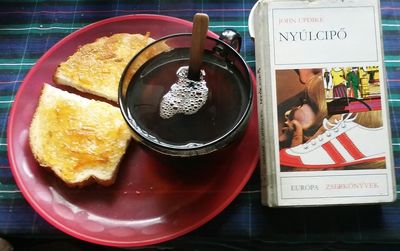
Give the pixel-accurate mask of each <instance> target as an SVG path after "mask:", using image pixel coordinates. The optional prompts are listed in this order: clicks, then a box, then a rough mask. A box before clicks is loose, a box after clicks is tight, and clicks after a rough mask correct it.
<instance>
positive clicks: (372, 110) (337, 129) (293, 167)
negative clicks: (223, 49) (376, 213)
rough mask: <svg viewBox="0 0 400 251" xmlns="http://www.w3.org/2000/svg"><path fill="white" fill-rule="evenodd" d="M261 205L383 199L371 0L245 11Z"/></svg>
mask: <svg viewBox="0 0 400 251" xmlns="http://www.w3.org/2000/svg"><path fill="white" fill-rule="evenodd" d="M253 23H254V33H255V37H254V38H255V46H256V73H257V85H258V87H257V88H258V91H257V92H258V96H257V98H258V115H259V128H260V129H259V130H260V132H259V135H260V142H261V143H260V144H261V146H260V147H261V160H260V167H261V179H262V189H261V191H262V203H263V204H265V205H269V206H272V207H275V206H317V205H341V204H366V203H384V202H392V201H394V200H395V198H396V192H395V191H396V190H395V176H394V167H393V151H392V143H391V132H390V120H389V115H390V114H389V110H388V102H387V86H386V82H385V68H384V63H383V49H382V34H381V19H380V6H379V1H378V0H261V1H259V2H258V3H257V6H256V7H255V8H254V20H253Z"/></svg>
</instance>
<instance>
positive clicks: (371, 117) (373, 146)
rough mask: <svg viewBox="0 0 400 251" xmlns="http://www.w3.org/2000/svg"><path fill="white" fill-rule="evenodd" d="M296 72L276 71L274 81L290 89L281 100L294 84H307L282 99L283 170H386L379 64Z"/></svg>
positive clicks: (281, 144) (281, 150)
mask: <svg viewBox="0 0 400 251" xmlns="http://www.w3.org/2000/svg"><path fill="white" fill-rule="evenodd" d="M294 71H295V72H296V73H295V74H294V75H298V76H294V79H291V80H288V79H285V77H281V75H284V76H286V75H290V73H288V72H287V71H286V70H283V71H278V72H277V73H276V75H277V81H276V84H277V85H282V86H285V87H286V88H285V92H284V93H279V91H278V92H277V96H278V97H277V99H278V100H282V99H284V97H285V94H286V93H287V89H288V87H289V86H290V85H291V84H293V83H294V84H298V85H302V86H303V89H302V90H300V92H299V93H298V94H297V95H295V96H294V97H291V98H288V99H286V100H285V101H284V102H283V101H282V102H278V109H277V113H278V118H280V122H279V123H280V125H279V127H280V134H279V147H280V152H279V153H280V165H281V171H299V170H340V169H346V170H349V169H353V170H354V169H367V168H369V169H373V168H385V148H384V141H382V139H383V138H384V137H386V135H385V132H384V128H383V126H382V125H383V121H382V112H381V107H382V105H381V96H380V80H379V68H378V67H376V66H371V67H334V68H330V69H295V70H294ZM304 75H305V76H307V77H309V80H306V81H307V82H305V83H302V82H301V78H300V76H304ZM296 78H299V80H298V81H296ZM303 78H304V77H303ZM286 81H289V82H290V83H286ZM277 90H279V88H277ZM291 93H293V92H291Z"/></svg>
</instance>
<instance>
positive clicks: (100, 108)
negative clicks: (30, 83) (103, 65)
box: [29, 84, 131, 187]
mask: <svg viewBox="0 0 400 251" xmlns="http://www.w3.org/2000/svg"><path fill="white" fill-rule="evenodd" d="M130 139H131V132H130V129H129V128H128V126H127V124H126V123H125V121H124V119H123V117H122V115H121V112H120V110H119V109H118V108H117V107H114V106H112V105H110V104H108V103H105V102H101V101H96V100H91V99H87V98H83V97H81V96H78V95H76V94H72V93H69V92H66V91H63V90H60V89H58V88H55V87H53V86H51V85H48V84H45V85H44V88H43V90H42V94H41V96H40V100H39V105H38V107H37V109H36V111H35V113H34V116H33V120H32V123H31V126H30V128H29V143H30V146H31V149H32V152H33V155H34V156H35V158H36V159H37V161H38V162H39V164H40V165H41V166H43V167H47V168H49V169H51V170H52V171H53V172H54V173H55V174H56V175H57V176H58V177H59V178H61V179H62V180H63V181H64V182H65V183H66V184H67V185H69V186H71V187H82V186H85V185H88V184H90V183H93V182H97V183H99V184H101V185H111V184H113V183H114V181H115V178H116V174H117V169H118V166H119V163H120V161H121V158H122V156H123V155H124V154H125V151H126V148H127V146H128V144H129V141H130Z"/></svg>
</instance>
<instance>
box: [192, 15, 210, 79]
mask: <svg viewBox="0 0 400 251" xmlns="http://www.w3.org/2000/svg"><path fill="white" fill-rule="evenodd" d="M207 31H208V15H207V14H204V13H197V14H196V15H194V17H193V28H192V44H191V47H190V51H189V72H188V78H189V79H190V80H194V81H199V80H200V67H201V64H202V62H203V53H204V43H205V40H206V36H207Z"/></svg>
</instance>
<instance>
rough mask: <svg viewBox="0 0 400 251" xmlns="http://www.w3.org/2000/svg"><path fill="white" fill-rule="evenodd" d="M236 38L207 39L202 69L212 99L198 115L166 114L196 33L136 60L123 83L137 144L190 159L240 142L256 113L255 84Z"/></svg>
mask: <svg viewBox="0 0 400 251" xmlns="http://www.w3.org/2000/svg"><path fill="white" fill-rule="evenodd" d="M235 38H237V37H236V36H235V35H234V34H233V33H232V32H231V31H228V32H227V33H225V34H223V37H222V38H221V39H216V38H212V37H207V38H206V41H205V51H204V55H203V64H202V70H204V73H205V75H204V80H205V82H206V86H207V88H208V95H207V97H206V101H205V102H204V105H203V106H201V108H200V109H198V111H197V112H195V113H193V114H184V113H179V112H177V113H175V114H174V115H173V116H171V117H168V118H163V117H162V116H161V115H160V106H161V102H162V100H163V97H164V95H166V93H168V92H170V91H171V86H172V85H173V84H174V83H177V82H178V79H179V76H180V74H181V72H180V71H181V70H179V69H181V67H185V66H188V62H189V48H190V44H191V34H174V35H170V36H167V37H163V38H161V39H159V40H157V41H155V42H153V43H151V44H149V45H148V46H147V47H145V48H144V49H143V50H141V51H140V52H139V53H138V54H136V55H135V56H134V58H133V59H132V60H131V61H130V62H129V64H128V65H127V67H126V68H125V71H124V73H123V75H122V77H121V80H120V85H119V106H120V109H121V112H122V114H123V117H124V118H125V120H126V122H127V123H128V125H129V126H130V128H131V129H132V131H133V134H134V138H135V139H136V140H137V141H139V142H141V143H142V144H143V145H145V146H147V147H149V148H150V149H152V150H155V151H156V152H159V153H162V154H165V155H169V156H179V157H190V156H198V155H205V154H209V153H212V152H214V151H217V150H221V149H223V148H225V147H226V146H228V145H230V144H231V143H232V142H234V141H235V140H237V139H238V138H240V136H241V135H242V134H243V131H244V130H245V128H246V127H247V123H248V120H249V116H250V113H251V109H252V100H253V83H252V78H251V75H250V71H249V69H248V66H247V65H246V63H245V61H244V60H243V58H242V57H241V56H240V54H239V53H238V51H237V50H239V49H240V39H235ZM222 40H224V41H228V42H232V43H231V45H232V46H234V47H235V48H236V50H235V49H234V48H233V47H232V46H231V45H229V44H228V43H226V42H224V41H222ZM171 106H172V104H171Z"/></svg>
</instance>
